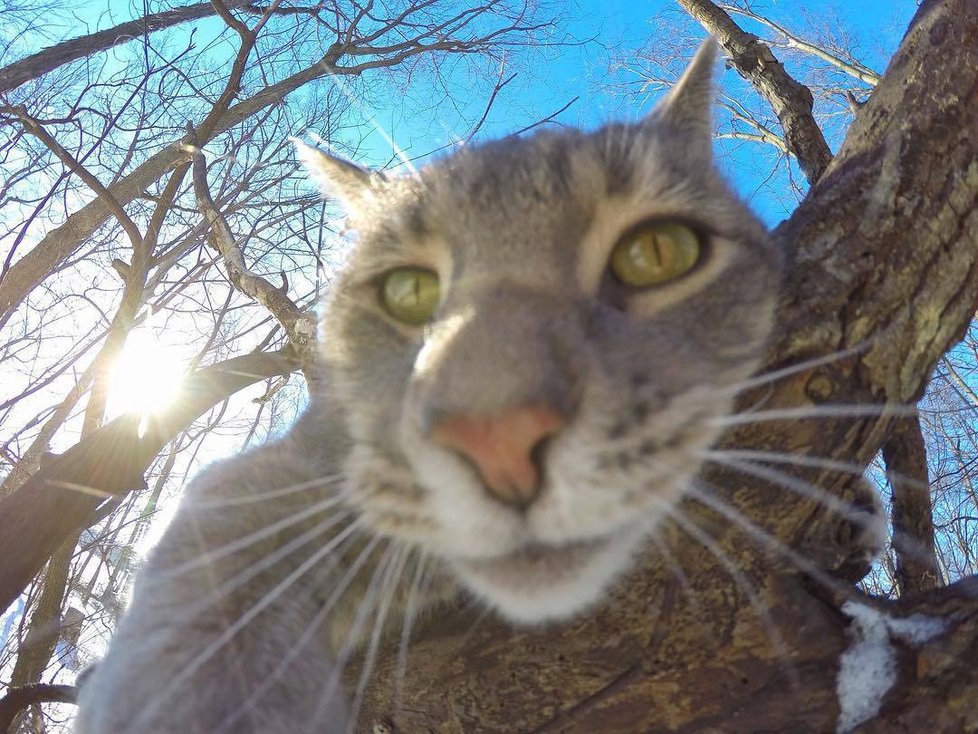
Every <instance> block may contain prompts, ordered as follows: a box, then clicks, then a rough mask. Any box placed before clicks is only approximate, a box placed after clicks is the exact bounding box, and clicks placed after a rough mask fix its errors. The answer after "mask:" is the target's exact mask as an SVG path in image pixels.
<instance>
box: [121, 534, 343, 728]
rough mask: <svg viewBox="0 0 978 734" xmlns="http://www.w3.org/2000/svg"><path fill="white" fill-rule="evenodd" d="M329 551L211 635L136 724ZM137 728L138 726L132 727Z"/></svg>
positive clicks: (327, 549) (314, 557) (313, 557)
mask: <svg viewBox="0 0 978 734" xmlns="http://www.w3.org/2000/svg"><path fill="white" fill-rule="evenodd" d="M357 527H358V526H357V524H356V523H352V524H351V525H350V526H349V527H348V528H347V529H346V530H344V531H343V532H342V533H340V535H338V536H337V538H339V537H342V536H344V535H345V534H348V533H351V532H353V530H355V529H356V528H357ZM330 551H331V548H330V547H329V546H324V547H323V548H320V549H319V550H317V551H316V552H315V553H313V554H312V555H310V556H309V558H307V559H306V560H305V561H303V562H302V563H301V564H300V565H299V566H298V567H296V568H295V570H293V571H292V572H291V573H290V574H289V575H288V576H286V577H285V578H284V579H282V580H281V581H280V582H279V583H278V584H276V585H275V586H274V587H272V589H270V590H269V591H267V592H266V593H265V594H264V595H263V596H262V598H261V599H259V600H258V601H257V602H256V603H255V604H253V605H252V606H251V607H250V608H249V609H248V610H247V611H245V613H244V614H242V615H241V616H240V617H239V618H238V619H237V620H235V621H234V623H233V624H231V625H230V626H229V627H227V628H225V629H224V630H223V631H222V632H221V634H220V635H218V636H217V637H216V638H214V639H213V640H212V641H211V642H210V643H208V645H207V646H206V647H205V648H204V649H203V650H201V651H200V653H198V654H197V655H196V656H195V657H194V658H193V659H192V660H191V661H190V662H189V663H188V664H187V665H185V666H184V667H183V669H182V670H181V671H180V673H179V674H177V675H176V676H174V677H173V678H171V679H170V682H169V683H168V684H167V686H166V687H165V688H164V689H163V690H162V691H161V692H160V693H159V694H158V695H157V696H156V697H155V698H154V700H153V701H152V702H150V703H149V704H148V706H147V707H145V708H144V709H143V712H142V714H140V716H139V718H138V719H137V723H138V722H141V721H142V720H143V719H145V718H146V717H147V716H148V715H149V714H151V713H155V712H156V710H157V709H159V707H160V706H161V705H162V704H163V703H164V702H165V701H168V700H169V699H170V698H171V697H172V696H173V694H174V693H176V691H177V689H178V688H179V687H180V686H181V685H183V684H184V683H185V682H186V681H187V680H188V679H189V678H190V677H191V676H192V675H193V674H194V673H196V672H197V671H198V670H200V668H201V667H203V666H204V665H205V664H206V663H207V662H208V661H209V660H210V659H211V658H212V657H214V655H216V654H217V652H218V651H219V650H220V649H221V648H222V647H224V645H226V644H227V643H228V642H229V641H230V640H231V639H232V638H233V637H234V636H235V635H237V634H238V633H239V632H240V631H241V630H243V629H244V628H245V627H246V626H247V625H248V624H249V623H250V622H251V621H252V620H253V619H254V618H255V617H257V616H258V615H259V614H261V612H262V611H264V610H265V609H266V608H268V606H269V605H270V604H271V603H272V602H274V601H275V600H276V599H277V598H278V597H279V596H281V595H282V593H283V592H285V590H286V589H288V588H289V587H290V586H292V584H294V583H295V582H296V581H297V580H298V579H299V578H300V577H301V576H302V575H303V574H305V573H306V572H307V571H308V570H309V569H311V568H312V567H313V566H315V565H316V564H317V563H319V562H320V561H322V560H323V558H325V557H326V556H327V555H328V554H329V553H330ZM133 728H134V729H137V730H138V728H139V727H133Z"/></svg>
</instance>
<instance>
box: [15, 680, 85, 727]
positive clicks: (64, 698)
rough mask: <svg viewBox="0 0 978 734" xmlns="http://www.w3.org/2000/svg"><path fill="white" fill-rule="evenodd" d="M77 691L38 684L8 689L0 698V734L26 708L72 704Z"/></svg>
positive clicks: (68, 687)
mask: <svg viewBox="0 0 978 734" xmlns="http://www.w3.org/2000/svg"><path fill="white" fill-rule="evenodd" d="M77 695H78V691H77V690H76V689H75V687H74V686H58V685H50V684H47V683H38V684H37V685H33V686H21V687H19V688H8V689H7V693H6V694H5V695H4V697H3V698H0V732H5V731H7V730H8V729H9V728H10V725H11V724H12V723H13V722H14V719H16V718H17V714H19V713H20V712H21V711H23V710H24V709H25V708H27V707H28V706H35V705H37V704H39V703H74V702H75V698H76V696H77Z"/></svg>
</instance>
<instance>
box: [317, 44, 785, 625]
mask: <svg viewBox="0 0 978 734" xmlns="http://www.w3.org/2000/svg"><path fill="white" fill-rule="evenodd" d="M714 58H715V50H714V46H713V44H712V43H708V44H706V45H704V47H703V48H701V50H700V52H699V53H698V54H697V57H696V58H695V59H694V61H693V62H692V64H691V65H690V67H689V69H688V70H687V71H686V73H685V75H684V76H683V78H682V80H681V81H680V82H679V84H678V85H677V86H676V87H675V88H674V89H673V90H672V92H671V93H670V94H669V96H668V97H667V98H666V99H665V100H664V101H663V102H662V103H661V104H660V105H659V106H658V107H656V109H655V110H654V111H653V112H652V113H651V114H650V115H649V116H648V117H646V118H645V119H644V120H642V121H640V122H638V123H636V124H615V125H608V126H606V127H604V128H602V129H600V130H597V131H595V132H591V133H586V132H580V131H575V130H561V131H546V132H540V133H537V134H535V135H533V136H527V137H511V138H506V139H503V140H499V141H496V142H491V143H487V144H483V145H478V146H466V147H464V148H462V149H461V150H459V151H458V152H456V153H454V154H452V155H451V156H449V157H446V158H444V159H442V160H440V161H437V162H435V163H432V164H431V165H429V166H427V167H425V168H424V169H422V170H421V171H419V172H417V174H415V175H412V176H406V177H403V178H397V179H388V178H385V177H384V176H382V175H380V174H377V173H372V172H368V171H365V170H363V169H360V168H359V167H357V166H354V165H353V164H350V163H347V162H344V161H340V160H338V159H336V158H333V157H331V156H328V155H326V154H325V153H322V152H321V151H317V150H314V149H311V148H302V149H301V155H302V157H303V158H304V159H305V162H306V164H307V165H308V167H309V168H310V170H311V171H312V173H313V174H314V175H315V177H316V178H317V179H318V180H319V181H320V182H321V184H322V186H323V188H324V189H325V190H326V191H327V192H328V193H329V194H330V195H332V196H335V197H337V198H339V199H340V200H341V201H342V202H343V203H344V205H345V206H346V208H347V211H348V213H349V216H350V222H351V226H352V228H353V229H354V230H356V232H357V233H358V236H357V241H356V244H355V246H354V248H353V251H352V252H351V254H350V257H349V262H348V264H347V266H346V268H345V269H344V270H343V272H342V274H341V275H340V276H339V277H338V278H337V279H336V281H335V282H334V284H333V287H332V292H331V295H330V297H329V299H328V303H327V306H326V309H325V313H324V317H323V345H322V348H323V350H324V354H325V358H326V363H327V365H328V369H329V371H330V377H329V383H330V388H329V389H330V390H331V391H332V392H333V393H334V394H333V396H332V397H333V398H334V399H335V400H336V401H337V402H338V403H339V404H341V405H342V406H343V408H342V409H343V412H344V419H345V421H346V423H347V430H348V431H349V432H350V434H351V436H352V438H353V449H352V451H351V453H350V455H349V457H348V459H347V461H346V466H345V467H343V468H344V470H345V472H346V473H347V475H348V477H349V482H350V491H351V498H350V502H351V503H352V504H354V505H355V506H356V507H357V508H358V510H359V511H360V513H361V515H362V517H363V518H364V521H365V522H366V523H367V524H368V525H369V526H370V527H371V528H372V529H373V530H374V531H375V532H377V533H380V534H384V535H389V536H393V537H396V538H399V539H402V540H405V541H408V542H410V543H413V544H417V545H418V546H421V547H422V548H424V549H425V550H427V551H429V552H430V553H431V554H434V555H436V556H440V557H442V558H443V559H445V560H446V561H447V562H448V564H449V566H450V567H451V568H452V569H454V572H455V574H456V575H457V577H458V579H459V580H460V581H461V582H462V583H463V585H464V586H466V587H468V588H469V589H470V590H472V591H473V592H475V593H476V594H477V595H478V596H480V597H481V598H483V599H484V600H486V601H487V602H488V603H489V604H491V605H492V606H494V607H496V608H497V609H498V610H500V611H501V612H502V613H503V614H504V615H506V616H507V617H508V618H510V619H512V620H515V621H523V622H537V621H543V620H547V619H556V618H561V617H566V616H568V615H570V614H573V613H575V612H577V611H579V610H581V609H582V608H584V607H586V606H588V605H590V604H592V603H594V602H595V601H596V600H598V599H600V598H601V596H602V595H603V592H604V591H605V590H606V589H607V587H608V585H609V584H610V582H611V581H612V580H613V579H614V578H616V577H617V576H618V575H619V574H621V573H622V572H623V571H624V570H626V569H627V568H628V567H629V565H630V561H631V558H632V557H633V555H634V554H635V553H636V551H637V550H639V549H640V548H641V546H642V545H643V541H644V540H647V538H648V536H649V534H650V533H651V532H653V531H654V529H655V528H656V527H657V524H658V523H660V521H661V520H662V519H663V518H665V517H667V516H668V513H669V511H670V510H671V508H673V507H674V505H675V504H676V502H678V500H679V499H680V498H682V496H683V494H684V491H685V490H686V488H687V487H688V486H689V483H690V481H691V480H692V479H693V477H694V476H695V474H696V473H697V472H698V470H699V468H700V464H701V461H700V459H699V458H698V457H697V452H698V451H701V450H702V449H704V448H706V447H708V446H709V445H710V444H711V443H712V442H713V441H714V440H715V439H716V437H717V434H718V432H719V428H718V426H717V425H716V424H717V421H718V419H720V418H722V417H723V416H725V415H727V414H729V412H730V411H731V410H732V401H733V390H731V387H735V386H736V384H737V383H738V382H740V381H742V380H744V379H745V378H746V377H747V376H749V375H750V373H751V372H752V371H753V370H754V369H755V368H756V367H757V366H758V364H759V361H760V359H761V357H762V356H763V350H764V344H765V340H766V338H767V336H768V334H769V331H770V328H771V322H772V313H773V309H774V306H775V303H776V298H777V291H778V286H779V282H780V275H779V274H780V258H779V256H778V254H777V253H776V252H775V251H774V250H773V249H772V246H771V243H770V241H769V239H768V236H767V234H766V232H765V230H764V228H763V227H762V225H761V224H760V223H759V221H758V220H757V219H756V218H755V217H754V216H753V215H752V214H751V213H750V212H749V211H748V210H747V208H746V207H745V206H744V205H743V204H742V203H741V202H740V201H739V200H738V199H737V198H736V196H734V195H733V194H732V193H731V192H730V190H729V189H728V187H727V186H726V185H725V183H724V182H723V181H722V180H721V178H720V176H719V175H718V173H717V172H716V170H715V168H714V167H713V162H712V153H711V149H712V138H711V135H712V121H711V117H712V116H711V107H712V104H713V85H712V74H713V66H714Z"/></svg>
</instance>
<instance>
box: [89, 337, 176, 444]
mask: <svg viewBox="0 0 978 734" xmlns="http://www.w3.org/2000/svg"><path fill="white" fill-rule="evenodd" d="M184 371H185V362H184V360H182V359H181V357H180V354H179V353H178V351H177V350H176V349H174V348H173V347H170V346H167V345H164V344H161V343H160V341H159V339H158V338H157V336H156V332H155V330H153V329H152V328H151V327H150V326H143V327H139V328H136V329H134V330H133V331H132V333H131V334H130V335H129V338H128V339H127V340H126V346H125V348H124V349H123V350H122V354H120V355H119V357H118V358H117V359H116V361H115V364H114V365H113V366H112V373H111V377H110V384H111V386H112V387H111V389H110V393H109V405H108V414H109V416H110V417H115V416H118V415H121V414H122V413H139V414H141V415H142V417H143V420H142V422H141V423H140V432H142V431H143V430H144V428H145V423H146V420H147V419H148V418H149V417H151V416H153V415H156V414H158V413H160V412H162V411H163V410H165V409H166V408H168V407H169V406H170V405H172V404H173V402H174V401H175V400H176V399H177V396H178V395H179V393H180V388H181V386H182V384H183V377H184Z"/></svg>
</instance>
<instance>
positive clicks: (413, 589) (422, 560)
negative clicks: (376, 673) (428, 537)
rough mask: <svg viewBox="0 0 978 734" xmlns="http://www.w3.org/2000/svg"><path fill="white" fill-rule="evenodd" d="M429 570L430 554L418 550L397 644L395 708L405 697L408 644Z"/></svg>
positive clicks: (397, 708) (395, 708) (398, 706)
mask: <svg viewBox="0 0 978 734" xmlns="http://www.w3.org/2000/svg"><path fill="white" fill-rule="evenodd" d="M427 571H428V554H427V553H426V552H425V551H424V550H419V551H418V560H417V563H416V565H415V567H414V577H413V578H412V579H411V586H410V587H408V596H407V600H406V601H405V603H404V623H403V624H402V625H401V637H400V639H399V641H398V646H397V663H396V667H395V673H394V710H395V711H397V710H399V709H400V708H401V705H402V703H403V698H404V677H405V675H406V674H407V656H408V646H409V645H410V644H411V631H412V629H413V628H414V621H415V619H416V618H417V615H418V613H419V611H420V603H419V601H418V599H419V598H423V595H424V591H425V588H426V587H425V583H426V582H427V581H428V580H429V579H428V578H427V576H426V573H427Z"/></svg>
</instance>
